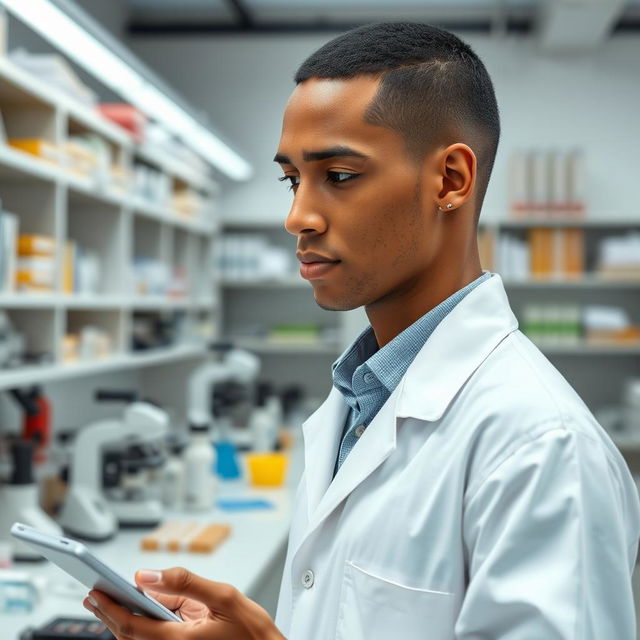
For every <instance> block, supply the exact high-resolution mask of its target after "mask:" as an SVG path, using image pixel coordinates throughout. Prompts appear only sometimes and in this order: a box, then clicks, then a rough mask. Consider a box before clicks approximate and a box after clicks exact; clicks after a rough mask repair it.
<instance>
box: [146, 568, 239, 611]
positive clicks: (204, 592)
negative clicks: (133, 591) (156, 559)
mask: <svg viewBox="0 0 640 640" xmlns="http://www.w3.org/2000/svg"><path fill="white" fill-rule="evenodd" d="M136 582H137V583H138V584H139V585H140V587H142V588H143V589H145V588H149V589H152V590H153V591H157V592H159V593H167V594H175V595H179V596H184V597H186V598H193V599H194V600H198V601H199V602H202V603H203V604H205V605H207V606H208V607H209V608H211V609H213V610H217V611H220V612H225V613H232V612H233V610H234V609H235V606H236V605H237V603H238V600H239V599H240V598H239V596H240V592H239V591H238V590H237V589H236V588H235V587H233V586H232V585H230V584H224V583H222V582H212V581H211V580H205V579H204V578H201V577H200V576H197V575H196V574H195V573H191V571H187V569H185V568H184V567H174V568H172V569H165V570H164V571H150V570H148V569H143V570H141V571H138V573H136Z"/></svg>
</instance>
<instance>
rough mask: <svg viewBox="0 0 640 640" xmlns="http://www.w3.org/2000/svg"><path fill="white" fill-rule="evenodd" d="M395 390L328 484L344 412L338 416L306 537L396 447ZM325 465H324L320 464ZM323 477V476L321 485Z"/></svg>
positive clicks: (397, 393)
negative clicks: (321, 492)
mask: <svg viewBox="0 0 640 640" xmlns="http://www.w3.org/2000/svg"><path fill="white" fill-rule="evenodd" d="M398 395H399V389H396V391H394V393H393V394H392V395H391V396H390V397H389V399H388V400H387V401H386V402H385V404H384V406H383V407H382V408H381V409H380V411H379V412H378V414H377V415H376V417H375V418H374V419H373V420H372V421H371V423H370V424H369V426H368V427H367V429H366V431H365V432H364V433H363V434H362V436H361V437H360V439H359V440H358V442H357V443H356V445H355V447H354V449H353V451H352V452H351V453H350V454H349V455H348V456H347V458H346V460H345V461H344V462H343V464H342V466H341V467H340V469H339V470H338V473H337V474H336V476H335V478H333V481H331V476H332V473H333V468H334V465H335V461H336V457H337V455H338V446H339V440H340V435H341V432H342V425H343V423H344V419H345V417H346V412H345V414H344V415H342V416H341V418H342V422H340V424H339V426H338V429H337V431H338V438H336V441H335V445H334V447H333V449H332V454H333V455H332V457H331V459H330V460H329V461H328V462H329V464H328V465H327V467H326V468H325V469H324V471H325V472H326V471H327V469H328V470H329V474H328V480H329V484H328V486H327V487H326V490H325V492H324V494H323V495H322V497H321V499H320V501H319V503H315V502H314V505H315V504H317V507H316V508H315V509H313V508H312V507H311V505H310V508H309V526H308V528H307V533H306V535H307V536H308V535H310V534H311V533H312V532H313V531H314V529H316V528H317V527H318V526H319V525H320V524H321V523H322V521H323V520H324V519H325V518H326V517H327V516H328V515H329V514H330V513H331V512H332V511H333V510H334V509H335V508H336V507H337V506H338V505H339V504H340V503H341V502H342V501H343V500H344V499H345V498H347V496H349V494H351V493H352V491H353V490H354V489H355V488H356V487H357V486H358V485H359V484H360V483H362V482H363V481H364V480H365V479H366V478H367V477H369V476H370V475H371V474H372V473H373V472H374V471H375V470H376V469H377V468H378V467H379V466H380V465H381V464H382V463H383V462H384V461H385V460H386V459H387V457H388V456H389V454H390V453H391V452H392V451H393V450H394V449H395V446H396V398H397V397H398ZM323 464H325V463H323ZM326 480H327V476H326V475H325V483H324V484H325V485H326Z"/></svg>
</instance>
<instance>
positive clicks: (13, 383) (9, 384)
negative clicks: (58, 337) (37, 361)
mask: <svg viewBox="0 0 640 640" xmlns="http://www.w3.org/2000/svg"><path fill="white" fill-rule="evenodd" d="M206 355H207V350H206V347H204V346H202V345H200V344H197V345H196V344H194V345H181V346H177V347H170V348H164V349H157V350H156V349H154V350H153V351H149V352H143V353H128V354H122V355H115V356H113V357H111V358H105V359H104V360H96V361H93V362H77V363H73V364H51V365H46V366H38V365H33V366H28V367H19V368H15V369H0V390H2V389H12V388H14V387H22V386H29V385H33V384H43V383H46V382H53V381H56V380H64V379H70V378H78V377H81V376H87V375H94V374H100V373H106V372H108V371H119V370H123V369H141V368H143V367H151V366H155V365H161V364H169V363H172V362H179V361H181V360H188V359H190V358H202V357H204V356H206Z"/></svg>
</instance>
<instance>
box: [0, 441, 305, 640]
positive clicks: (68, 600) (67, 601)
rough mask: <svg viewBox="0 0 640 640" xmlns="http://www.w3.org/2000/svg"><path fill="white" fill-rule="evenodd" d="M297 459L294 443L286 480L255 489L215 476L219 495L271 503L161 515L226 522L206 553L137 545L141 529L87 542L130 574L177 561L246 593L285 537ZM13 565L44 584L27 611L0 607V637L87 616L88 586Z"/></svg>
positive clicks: (43, 568)
mask: <svg viewBox="0 0 640 640" xmlns="http://www.w3.org/2000/svg"><path fill="white" fill-rule="evenodd" d="M302 465H303V456H302V452H301V450H300V449H298V448H296V450H295V451H294V454H293V455H292V456H291V461H290V468H289V472H288V477H287V486H286V487H283V488H281V489H255V488H251V487H248V486H247V485H246V483H244V482H242V481H240V482H233V483H230V482H220V485H219V495H218V497H219V498H250V497H251V498H264V499H266V500H269V501H270V502H273V503H274V504H275V505H276V508H275V509H270V510H260V511H246V512H237V513H230V512H226V511H222V510H219V509H213V510H211V511H210V512H199V513H196V512H184V511H183V512H167V514H166V519H167V520H172V519H182V520H194V521H203V522H209V523H213V522H215V523H220V524H223V523H228V524H230V525H231V528H232V531H231V535H230V536H229V537H228V538H227V539H226V540H225V541H224V542H223V543H222V545H221V546H220V547H219V548H218V549H217V550H216V551H214V552H213V553H212V554H194V553H186V552H180V553H169V552H161V553H158V552H144V551H141V550H140V539H141V538H142V537H143V536H144V535H145V533H146V532H145V531H144V530H132V531H128V530H123V531H120V532H119V533H118V534H117V536H116V537H115V538H114V539H113V540H110V541H108V542H104V543H98V544H89V545H88V546H89V547H90V548H91V549H92V551H94V552H95V554H96V555H97V556H98V557H99V558H100V559H102V560H104V561H105V562H106V563H107V564H108V565H110V566H111V567H113V568H114V569H115V570H116V571H118V572H119V573H121V574H122V575H123V576H125V577H126V578H128V579H130V580H133V575H134V573H135V571H136V570H137V569H142V568H148V569H162V568H167V567H173V566H183V567H186V568H187V569H189V570H190V571H193V572H195V573H198V574H200V575H202V576H204V577H205V578H209V579H211V580H215V581H217V582H227V583H230V584H233V585H234V586H235V587H237V588H238V589H239V590H240V591H242V592H243V593H245V594H247V595H248V596H249V597H252V596H253V595H254V594H255V593H256V591H257V590H258V589H259V587H260V585H261V584H262V583H263V582H264V581H265V580H266V579H267V578H268V576H267V575H265V574H266V573H267V572H268V571H270V570H271V565H272V562H273V560H274V558H277V557H278V555H279V554H281V553H282V551H283V548H284V546H285V545H286V543H287V537H288V533H289V526H290V520H291V508H292V501H293V496H294V491H295V486H296V484H297V482H298V479H299V477H300V474H301V471H302ZM13 569H14V570H16V571H25V572H27V573H29V574H30V575H32V576H37V577H38V582H39V583H40V584H42V585H43V587H44V588H43V589H41V594H42V595H41V600H40V602H39V603H38V605H37V606H36V608H35V609H34V610H33V612H31V613H30V614H25V615H23V614H6V613H0V628H1V629H2V632H1V634H0V635H1V637H2V640H18V639H19V636H20V633H21V632H22V631H23V630H24V629H25V628H26V627H28V626H38V625H40V624H42V623H45V622H47V621H49V620H50V619H51V618H54V617H56V616H79V617H90V614H88V612H87V611H86V609H84V607H83V606H82V600H83V599H84V597H85V596H86V594H87V591H88V590H87V589H86V588H85V587H84V586H82V585H81V584H80V583H78V582H77V581H75V580H74V579H73V578H71V577H69V576H68V575H67V574H66V573H65V572H64V571H62V570H61V569H59V568H58V567H57V566H56V565H54V564H51V563H49V562H43V563H25V562H21V563H14V566H13ZM45 594H46V595H45Z"/></svg>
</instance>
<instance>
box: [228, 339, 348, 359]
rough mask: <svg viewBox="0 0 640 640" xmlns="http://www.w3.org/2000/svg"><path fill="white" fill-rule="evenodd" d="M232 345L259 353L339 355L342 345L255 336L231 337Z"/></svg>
mask: <svg viewBox="0 0 640 640" xmlns="http://www.w3.org/2000/svg"><path fill="white" fill-rule="evenodd" d="M230 340H231V341H232V342H233V344H234V345H236V346H238V347H241V348H243V349H247V350H248V351H254V352H256V353H260V354H264V355H267V354H283V355H284V354H300V355H313V354H319V355H323V354H326V355H330V356H335V355H339V354H340V353H341V352H342V347H341V346H340V345H339V344H338V343H337V342H304V341H295V340H291V341H285V340H282V341H280V340H269V339H257V338H233V337H231V338H230Z"/></svg>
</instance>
